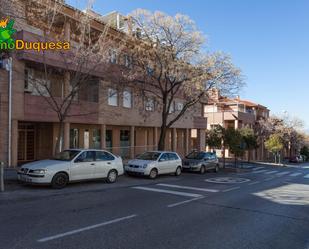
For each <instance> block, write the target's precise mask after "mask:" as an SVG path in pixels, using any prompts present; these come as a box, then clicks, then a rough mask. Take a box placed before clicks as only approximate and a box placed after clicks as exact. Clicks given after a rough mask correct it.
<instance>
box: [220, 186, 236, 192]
mask: <svg viewBox="0 0 309 249" xmlns="http://www.w3.org/2000/svg"><path fill="white" fill-rule="evenodd" d="M239 188H240V187H234V188H228V189H225V190H222V192H229V191H232V190H235V189H239Z"/></svg>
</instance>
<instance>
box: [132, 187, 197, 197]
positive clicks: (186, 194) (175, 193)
mask: <svg viewBox="0 0 309 249" xmlns="http://www.w3.org/2000/svg"><path fill="white" fill-rule="evenodd" d="M132 188H134V189H140V190H146V191H152V192H160V193H166V194H172V195H181V196H187V197H194V198H197V197H202V195H199V194H193V193H187V192H180V191H172V190H165V189H158V188H148V187H132Z"/></svg>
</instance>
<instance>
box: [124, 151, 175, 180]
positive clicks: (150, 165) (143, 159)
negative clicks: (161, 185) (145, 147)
mask: <svg viewBox="0 0 309 249" xmlns="http://www.w3.org/2000/svg"><path fill="white" fill-rule="evenodd" d="M125 170H126V172H127V173H128V174H129V175H130V174H135V175H143V176H149V178H151V179H154V178H156V177H157V176H158V175H161V174H171V173H174V174H175V175H176V176H179V175H180V174H181V159H180V157H179V156H178V154H177V153H176V152H170V151H148V152H145V153H143V154H141V155H140V156H138V157H137V158H136V159H133V160H130V161H129V162H128V164H127V165H126V166H125Z"/></svg>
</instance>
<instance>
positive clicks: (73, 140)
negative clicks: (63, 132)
mask: <svg viewBox="0 0 309 249" xmlns="http://www.w3.org/2000/svg"><path fill="white" fill-rule="evenodd" d="M78 138H79V133H78V129H75V128H73V129H70V148H78V147H79V143H78Z"/></svg>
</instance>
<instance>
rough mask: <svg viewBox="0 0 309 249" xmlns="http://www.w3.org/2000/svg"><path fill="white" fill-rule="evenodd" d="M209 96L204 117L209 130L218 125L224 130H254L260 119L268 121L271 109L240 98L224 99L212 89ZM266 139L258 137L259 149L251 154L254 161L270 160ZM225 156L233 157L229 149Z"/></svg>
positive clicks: (219, 152) (219, 151)
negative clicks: (244, 128)
mask: <svg viewBox="0 0 309 249" xmlns="http://www.w3.org/2000/svg"><path fill="white" fill-rule="evenodd" d="M209 96H210V98H209V102H208V104H207V105H205V106H204V117H206V118H207V120H208V124H207V129H208V130H210V129H212V128H213V127H215V126H216V125H221V126H222V127H224V128H229V127H230V128H234V129H240V128H242V127H249V128H252V129H254V128H255V125H256V124H257V122H258V121H259V120H260V119H267V118H268V117H269V109H268V108H267V107H265V106H263V105H260V104H256V103H253V102H251V101H248V100H242V99H240V98H239V97H237V98H227V97H223V96H221V95H220V92H219V91H218V90H216V89H212V90H211V91H210V92H209ZM264 139H265V138H263V137H258V148H257V149H255V150H253V151H251V152H250V153H251V155H250V158H251V159H252V160H266V159H267V158H268V152H267V151H266V149H265V146H264ZM208 149H209V148H208ZM218 154H220V155H221V150H218ZM221 156H222V155H221ZM225 156H226V157H231V153H230V152H229V150H228V149H226V151H225ZM244 158H248V152H246V155H245V156H244Z"/></svg>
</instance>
